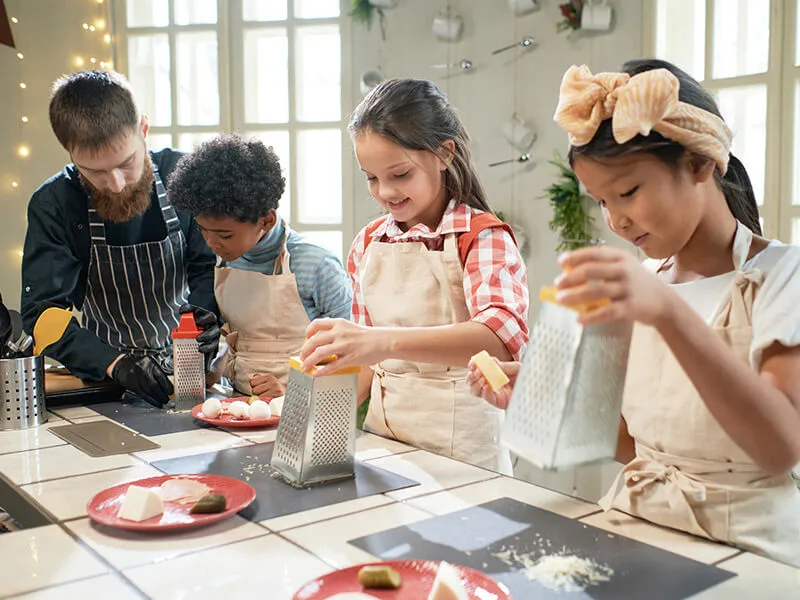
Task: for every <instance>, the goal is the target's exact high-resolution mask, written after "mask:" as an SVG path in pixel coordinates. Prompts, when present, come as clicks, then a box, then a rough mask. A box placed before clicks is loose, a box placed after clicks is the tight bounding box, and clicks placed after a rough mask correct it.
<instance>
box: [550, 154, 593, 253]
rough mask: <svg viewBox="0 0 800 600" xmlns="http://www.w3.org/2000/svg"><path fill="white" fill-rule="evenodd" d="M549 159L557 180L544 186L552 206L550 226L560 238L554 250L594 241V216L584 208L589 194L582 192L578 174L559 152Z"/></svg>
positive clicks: (567, 248) (570, 248)
mask: <svg viewBox="0 0 800 600" xmlns="http://www.w3.org/2000/svg"><path fill="white" fill-rule="evenodd" d="M549 162H550V164H551V165H553V166H555V167H557V168H558V170H559V176H558V181H556V182H555V183H553V184H552V185H550V186H549V187H548V188H547V189H546V190H545V192H546V193H545V196H546V197H547V200H548V201H549V203H550V206H551V207H552V208H553V218H552V219H551V220H550V223H549V226H550V230H551V231H555V232H556V233H557V234H558V238H559V242H558V246H556V251H558V252H562V251H564V250H575V249H576V248H582V247H583V246H586V245H587V244H591V243H594V242H596V238H594V237H593V235H592V232H593V229H594V218H593V217H592V216H591V215H590V214H589V212H588V210H587V200H588V198H587V196H586V195H585V194H583V193H582V192H581V187H580V183H579V182H578V178H577V176H576V175H575V173H574V172H573V171H572V169H571V168H570V166H569V165H568V164H567V162H566V160H564V159H563V158H562V157H561V155H560V154H559V153H558V152H556V153H555V158H554V159H553V160H551V161H549Z"/></svg>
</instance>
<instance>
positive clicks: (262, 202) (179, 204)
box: [167, 134, 286, 223]
mask: <svg viewBox="0 0 800 600" xmlns="http://www.w3.org/2000/svg"><path fill="white" fill-rule="evenodd" d="M285 187H286V180H285V179H284V177H283V175H282V174H281V164H280V161H279V160H278V155H277V154H275V151H274V150H273V149H272V148H268V147H267V146H266V145H264V143H263V142H261V141H259V140H257V139H245V138H243V137H241V136H239V135H236V134H222V135H219V136H217V137H215V138H213V139H211V140H208V141H207V142H203V143H202V144H200V146H198V147H197V149H195V151H194V152H192V153H191V154H185V155H184V156H182V157H181V159H180V160H179V161H178V164H177V165H176V166H175V170H174V171H173V172H172V174H171V175H170V176H169V180H168V183H167V193H168V194H169V199H170V202H172V204H174V205H175V208H177V209H178V210H181V211H184V212H187V213H189V214H190V215H192V216H193V217H197V216H204V217H212V218H217V219H219V218H224V217H233V218H234V219H237V220H238V221H241V222H243V223H257V222H258V220H259V219H260V218H262V217H265V216H267V215H268V214H269V211H270V210H276V209H277V208H278V201H279V200H280V198H281V196H282V195H283V191H284V188H285Z"/></svg>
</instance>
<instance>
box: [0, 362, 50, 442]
mask: <svg viewBox="0 0 800 600" xmlns="http://www.w3.org/2000/svg"><path fill="white" fill-rule="evenodd" d="M44 381H45V380H44V356H42V355H37V356H29V357H26V358H16V359H7V358H4V359H1V360H0V431H4V430H8V429H27V428H28V427H36V426H38V425H42V424H44V423H46V422H47V408H46V406H45V389H44V388H45V384H44Z"/></svg>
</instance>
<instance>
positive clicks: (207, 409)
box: [202, 398, 222, 419]
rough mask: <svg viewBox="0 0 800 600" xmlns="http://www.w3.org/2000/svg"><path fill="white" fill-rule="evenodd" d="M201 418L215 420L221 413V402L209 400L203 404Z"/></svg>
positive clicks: (213, 399) (214, 399) (216, 399)
mask: <svg viewBox="0 0 800 600" xmlns="http://www.w3.org/2000/svg"><path fill="white" fill-rule="evenodd" d="M202 412H203V416H204V417H208V418H209V419H216V418H217V417H218V416H219V413H221V412H222V402H220V401H219V399H218V398H209V399H208V400H206V401H205V402H203V411H202Z"/></svg>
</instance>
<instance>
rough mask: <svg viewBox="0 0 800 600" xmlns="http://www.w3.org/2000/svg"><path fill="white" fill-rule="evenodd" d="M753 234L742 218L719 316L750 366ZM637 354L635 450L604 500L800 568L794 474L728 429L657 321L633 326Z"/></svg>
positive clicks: (631, 384) (632, 401)
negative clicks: (758, 456)
mask: <svg viewBox="0 0 800 600" xmlns="http://www.w3.org/2000/svg"><path fill="white" fill-rule="evenodd" d="M751 240H752V233H751V232H750V230H749V229H747V228H746V227H745V226H744V225H742V224H741V223H740V224H739V226H738V230H737V232H736V238H735V240H734V247H733V259H734V267H735V269H736V271H737V273H736V279H735V282H734V285H733V290H732V293H731V296H730V298H729V299H727V300H726V301H725V302H723V305H722V306H720V307H719V308H718V309H717V310H716V312H715V314H714V315H713V317H712V319H711V320H710V324H711V326H712V327H713V328H714V330H715V331H716V332H717V333H718V334H719V335H720V336H721V337H722V338H723V339H724V340H725V341H726V342H727V343H728V344H729V345H730V346H731V348H733V350H734V351H735V352H736V354H737V355H738V356H740V357H741V359H742V368H749V364H750V363H749V353H750V346H751V343H752V339H753V331H752V326H751V315H752V307H753V301H754V299H755V296H756V294H757V293H758V289H759V287H760V285H761V283H762V280H763V275H762V274H761V273H760V272H759V271H756V270H753V271H743V270H742V268H743V266H744V264H745V262H746V260H747V256H748V254H749V250H750V242H751ZM630 357H631V358H630V363H629V367H628V378H627V382H626V388H625V399H624V402H623V414H624V416H625V419H626V421H627V423H628V429H629V431H630V433H631V435H632V436H633V438H634V440H635V442H636V458H635V459H634V460H633V461H632V462H630V463H629V464H627V465H626V466H625V468H624V469H623V471H622V473H620V476H619V477H618V478H617V481H616V482H615V484H614V485H613V486H612V488H611V490H610V491H609V493H608V494H607V495H606V497H605V498H603V500H601V502H600V504H601V506H602V507H603V508H604V509H606V510H608V509H609V508H611V507H612V504H613V508H617V509H619V510H621V511H623V512H626V513H629V514H632V515H635V516H638V517H643V518H645V519H647V520H649V521H653V522H655V523H659V524H662V525H666V526H668V527H673V528H675V529H680V530H683V531H688V532H690V533H693V534H695V535H700V536H703V537H707V538H711V539H714V540H719V541H724V542H729V543H732V544H736V545H738V546H741V547H743V548H747V549H750V550H755V551H758V552H762V553H764V554H767V555H769V556H771V557H773V558H775V559H778V560H782V561H785V562H789V563H793V564H795V565H798V566H800V491H798V489H797V487H796V486H795V484H794V483H793V482H792V479H791V477H790V475H789V473H786V474H785V475H780V476H772V475H770V474H769V473H766V472H765V471H763V470H762V469H760V468H759V467H758V466H757V465H756V464H755V463H754V462H753V461H752V460H751V459H750V458H749V457H748V456H747V455H746V454H745V453H744V451H743V450H742V449H741V448H739V446H738V445H737V444H736V443H735V442H734V441H733V440H732V439H731V438H730V437H729V436H728V435H727V434H726V433H725V432H724V431H723V429H722V428H721V427H720V426H719V424H718V423H717V421H716V420H715V419H714V417H713V416H712V415H711V413H710V412H709V411H708V409H707V408H706V406H705V404H704V402H703V400H702V399H701V397H700V395H699V394H698V393H697V390H696V389H695V388H694V385H693V384H692V382H691V381H690V380H689V378H688V377H687V376H686V374H685V372H684V371H683V369H682V368H681V366H680V364H679V363H678V361H677V360H676V359H675V357H674V356H673V355H672V352H671V351H670V349H669V347H668V346H667V344H666V343H665V342H664V341H663V339H662V338H661V336H660V335H659V334H658V333H657V332H656V330H655V329H653V328H651V327H646V326H642V325H639V324H637V325H636V326H635V327H634V334H633V341H632V344H631V352H630ZM620 484H622V489H621V490H619V492H617V490H618V489H619V487H620Z"/></svg>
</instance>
